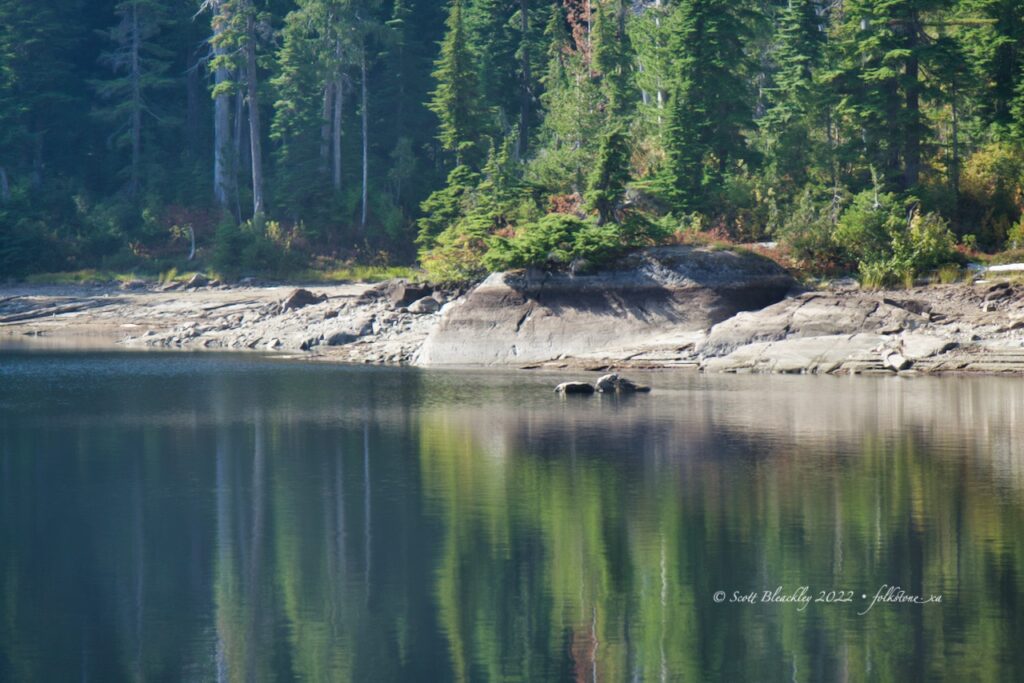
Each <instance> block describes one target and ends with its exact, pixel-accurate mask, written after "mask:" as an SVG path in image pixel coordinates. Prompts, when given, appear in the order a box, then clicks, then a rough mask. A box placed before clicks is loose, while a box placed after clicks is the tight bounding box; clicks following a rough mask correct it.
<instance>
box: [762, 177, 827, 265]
mask: <svg viewBox="0 0 1024 683" xmlns="http://www.w3.org/2000/svg"><path fill="white" fill-rule="evenodd" d="M822 194H823V193H821V192H818V191H816V190H815V189H814V188H810V187H808V188H806V189H805V190H804V191H803V192H802V193H801V194H800V195H799V196H798V197H797V199H796V201H795V202H794V203H793V205H792V207H791V208H790V210H789V212H788V213H787V215H786V216H785V218H784V219H783V220H782V221H781V224H780V225H779V227H778V228H777V229H776V230H775V232H774V234H773V236H774V237H775V238H776V239H777V240H778V241H779V242H780V243H781V244H783V245H784V246H785V247H787V248H788V250H789V252H790V254H792V256H793V258H794V259H795V260H796V261H797V263H798V264H799V266H800V267H801V268H804V269H806V270H808V271H810V272H811V273H815V274H823V273H827V272H830V271H832V270H834V269H835V268H836V266H838V265H840V264H841V263H842V261H843V258H844V255H843V251H842V249H841V247H840V246H839V245H838V244H837V243H836V240H835V239H834V238H833V234H832V233H833V231H834V230H835V223H836V215H835V214H836V213H837V212H838V210H839V209H840V208H841V207H842V203H843V200H844V197H843V196H842V194H841V193H837V192H832V195H833V197H832V198H831V199H826V198H824V197H823V196H822Z"/></svg>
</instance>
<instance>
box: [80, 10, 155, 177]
mask: <svg viewBox="0 0 1024 683" xmlns="http://www.w3.org/2000/svg"><path fill="white" fill-rule="evenodd" d="M115 12H116V14H117V16H118V17H119V21H118V23H117V25H116V26H114V27H113V28H111V29H110V30H109V31H108V32H107V37H108V39H109V40H110V42H112V43H113V44H114V49H113V50H112V51H110V52H106V53H104V54H103V55H102V56H101V61H102V62H103V63H104V64H105V65H106V66H108V67H109V68H110V70H111V71H112V72H113V73H114V77H113V78H111V79H108V80H105V81H99V82H97V83H96V90H97V93H98V94H99V96H100V98H101V99H102V100H104V101H105V102H108V103H109V104H108V105H107V106H106V107H104V108H103V109H101V110H100V111H99V112H98V115H99V116H100V117H101V118H102V119H103V120H104V121H106V122H108V123H110V124H112V125H114V126H116V128H115V131H114V133H113V134H112V135H111V140H112V143H113V145H114V146H115V147H119V148H120V147H128V148H129V150H130V155H131V156H130V164H129V167H128V169H129V170H128V192H129V194H130V195H131V196H135V195H136V194H138V191H139V186H140V182H141V170H140V167H141V164H142V138H143V122H144V121H145V120H147V119H148V120H151V121H154V122H159V121H161V120H163V119H162V118H161V116H159V115H158V114H157V113H156V112H155V111H154V110H153V104H152V101H151V98H150V95H151V93H153V92H154V91H157V90H160V89H162V88H166V87H168V86H169V85H170V84H171V83H172V81H171V79H169V78H167V77H166V73H167V69H168V68H169V67H170V61H169V57H170V55H171V53H170V51H169V50H167V49H165V48H163V47H162V46H160V45H159V44H157V43H156V42H155V41H154V38H155V37H156V36H157V35H158V34H159V33H160V30H161V28H162V27H163V26H164V25H165V24H166V23H167V18H166V10H165V8H164V4H163V3H162V2H159V1H158V0H122V1H121V2H118V3H117V5H115Z"/></svg>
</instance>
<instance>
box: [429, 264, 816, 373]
mask: <svg viewBox="0 0 1024 683" xmlns="http://www.w3.org/2000/svg"><path fill="white" fill-rule="evenodd" d="M796 284H797V283H796V282H795V281H794V280H793V279H792V278H791V277H790V276H789V275H788V274H786V272H785V271H784V270H782V269H781V268H780V267H779V266H777V265H776V264H775V263H773V262H771V261H769V260H767V259H764V258H761V257H758V256H755V255H753V254H745V253H735V252H727V251H715V250H711V249H707V248H695V247H683V246H676V247H660V248H656V249H649V250H647V251H645V252H642V253H640V254H636V255H634V256H632V257H630V258H629V259H628V260H626V261H625V262H624V263H623V264H622V265H621V266H620V268H619V269H618V270H613V271H610V272H604V273H600V274H596V275H575V276H573V275H569V274H561V273H538V272H531V271H527V272H515V273H496V274H494V275H492V276H490V277H489V278H488V279H487V280H485V281H484V282H483V283H481V284H480V285H479V286H477V287H476V288H475V289H473V290H472V291H471V292H469V294H468V295H466V296H465V297H463V298H462V299H460V300H458V301H456V302H453V303H451V304H449V305H448V306H447V307H446V308H445V310H444V314H443V316H442V318H441V321H440V323H439V324H438V325H437V326H436V327H435V328H434V330H433V331H432V332H431V333H430V335H429V336H428V337H427V340H426V342H425V343H424V345H423V347H422V349H421V350H420V353H419V355H418V357H417V359H416V362H417V363H418V364H419V365H424V366H443V365H510V364H524V363H536V362H543V361H548V360H553V359H557V358H560V357H573V358H577V359H581V358H588V357H593V358H599V357H616V358H627V357H629V356H630V354H631V353H634V352H635V353H640V352H649V351H650V350H651V349H655V348H664V349H679V348H683V347H686V346H689V345H693V344H694V343H696V342H697V341H699V340H701V339H702V338H703V337H704V335H705V334H706V333H707V331H708V330H709V329H710V328H711V327H712V326H713V325H715V324H716V323H719V322H721V321H723V320H726V319H728V318H731V317H732V316H734V315H736V314H737V313H739V312H741V311H749V310H759V309H762V308H764V307H766V306H769V305H771V304H773V303H776V302H778V301H780V300H781V299H782V298H783V297H785V296H786V294H787V293H788V292H789V291H790V290H791V289H793V288H794V287H795V286H796Z"/></svg>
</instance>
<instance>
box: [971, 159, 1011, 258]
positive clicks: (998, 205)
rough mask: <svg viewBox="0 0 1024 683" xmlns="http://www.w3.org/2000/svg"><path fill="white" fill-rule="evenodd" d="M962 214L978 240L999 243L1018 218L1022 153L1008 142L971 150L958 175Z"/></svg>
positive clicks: (991, 243) (986, 243) (983, 243)
mask: <svg viewBox="0 0 1024 683" xmlns="http://www.w3.org/2000/svg"><path fill="white" fill-rule="evenodd" d="M960 191H961V206H960V210H961V216H962V219H963V221H964V224H965V225H968V226H971V227H972V232H973V233H974V234H975V235H976V236H977V238H978V242H979V244H981V245H982V246H985V247H988V248H994V247H997V246H1000V245H1001V244H1002V243H1003V241H1004V240H1005V239H1007V237H1008V236H1009V232H1010V229H1011V227H1012V226H1013V225H1014V224H1015V223H1017V221H1019V220H1020V218H1021V215H1022V213H1021V202H1022V201H1024V155H1022V152H1021V148H1020V147H1018V146H1016V145H1013V144H1009V143H992V144H989V145H986V146H985V147H982V148H981V149H979V150H978V151H977V152H975V153H974V154H972V155H971V156H970V157H969V158H968V159H967V161H966V163H965V164H964V169H963V175H962V176H961V179H960Z"/></svg>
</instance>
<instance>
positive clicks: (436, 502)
mask: <svg viewBox="0 0 1024 683" xmlns="http://www.w3.org/2000/svg"><path fill="white" fill-rule="evenodd" d="M631 376H632V375H631ZM636 377H637V378H638V379H640V380H641V381H644V382H646V383H649V384H652V385H653V386H654V393H652V394H651V395H648V396H636V397H632V398H629V397H624V398H621V399H616V398H610V397H599V398H598V397H594V398H580V397H569V398H568V399H566V398H559V397H557V396H556V395H554V394H553V393H552V391H551V388H552V387H553V386H554V384H555V383H557V381H560V380H562V379H568V378H571V377H564V376H562V375H545V374H533V373H529V372H520V373H518V374H513V373H500V372H493V373H487V372H454V371H453V372H440V371H421V370H407V369H378V368H349V367H340V366H329V365H321V364H306V363H298V362H285V361H280V360H273V359H264V358H261V357H257V356H229V355H214V354H210V355H191V354H164V355H161V354H149V353H147V354H127V353H126V354H50V353H35V354H33V353H14V352H7V353H2V354H0V680H2V681H104V682H106V681H121V680H147V681H165V680H166V681H183V680H188V681H289V680H303V681H360V682H362V681H414V680H422V681H447V680H456V681H460V680H474V681H475V680H518V681H544V680H577V681H598V680H600V681H627V680H637V681H659V680H690V681H745V680H759V681H783V680H785V681H821V680H850V681H910V680H951V681H962V680H984V681H996V680H1005V681H1013V680H1017V681H1019V680H1024V649H1022V647H1021V643H1022V642H1024V565H1022V561H1024V380H1021V379H1019V378H1013V379H1011V378H994V377H993V378H978V377H974V378H963V379H960V378H943V379H930V378H919V379H912V380H906V379H899V378H894V377H893V378H835V377H777V376H773V377H752V376H746V377H743V376H741V377H728V376H722V377H719V376H702V375H697V374H691V373H686V372H680V373H656V374H644V373H636ZM876 596H878V598H877V599H876ZM936 598H938V600H936ZM918 602H922V603H924V602H926V603H927V604H917V603H918Z"/></svg>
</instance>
